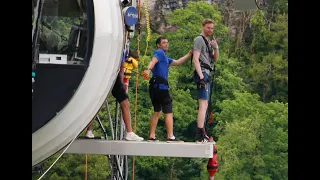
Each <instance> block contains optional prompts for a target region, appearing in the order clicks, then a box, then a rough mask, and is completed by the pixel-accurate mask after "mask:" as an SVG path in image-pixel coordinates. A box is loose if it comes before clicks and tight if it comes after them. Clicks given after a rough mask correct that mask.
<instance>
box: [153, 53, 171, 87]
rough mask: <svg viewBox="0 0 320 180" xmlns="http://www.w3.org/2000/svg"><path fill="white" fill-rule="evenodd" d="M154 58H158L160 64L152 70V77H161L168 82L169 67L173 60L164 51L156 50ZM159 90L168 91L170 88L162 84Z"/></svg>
mask: <svg viewBox="0 0 320 180" xmlns="http://www.w3.org/2000/svg"><path fill="white" fill-rule="evenodd" d="M153 57H156V58H157V59H158V62H157V63H156V64H155V65H154V68H153V69H152V77H155V76H160V77H162V78H164V79H166V80H168V71H169V65H170V64H171V63H172V61H173V59H171V58H169V57H168V56H167V55H166V54H165V52H164V51H163V49H157V50H155V51H154V53H153ZM155 86H157V85H155ZM159 89H162V90H167V89H168V87H167V86H166V85H164V84H160V85H159Z"/></svg>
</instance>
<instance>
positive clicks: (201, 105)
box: [197, 99, 208, 128]
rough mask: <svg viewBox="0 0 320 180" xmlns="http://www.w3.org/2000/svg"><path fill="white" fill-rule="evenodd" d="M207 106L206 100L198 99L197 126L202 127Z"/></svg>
mask: <svg viewBox="0 0 320 180" xmlns="http://www.w3.org/2000/svg"><path fill="white" fill-rule="evenodd" d="M207 108H208V100H203V99H199V110H198V123H197V124H198V128H203V126H204V120H205V117H206V111H207Z"/></svg>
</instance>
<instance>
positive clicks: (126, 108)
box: [120, 99, 132, 132]
mask: <svg viewBox="0 0 320 180" xmlns="http://www.w3.org/2000/svg"><path fill="white" fill-rule="evenodd" d="M120 108H121V112H122V117H123V121H124V124H125V126H126V129H127V132H132V126H131V116H130V103H129V100H128V99H125V100H124V101H122V102H121V103H120Z"/></svg>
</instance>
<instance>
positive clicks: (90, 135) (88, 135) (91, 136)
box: [86, 130, 94, 138]
mask: <svg viewBox="0 0 320 180" xmlns="http://www.w3.org/2000/svg"><path fill="white" fill-rule="evenodd" d="M86 136H87V137H88V138H94V134H93V133H92V130H88V131H87V132H86Z"/></svg>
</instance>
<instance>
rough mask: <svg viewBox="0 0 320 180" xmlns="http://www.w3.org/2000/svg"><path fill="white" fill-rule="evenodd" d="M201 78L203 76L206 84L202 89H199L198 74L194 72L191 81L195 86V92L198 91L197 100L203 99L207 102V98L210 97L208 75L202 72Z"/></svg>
mask: <svg viewBox="0 0 320 180" xmlns="http://www.w3.org/2000/svg"><path fill="white" fill-rule="evenodd" d="M202 73H203V76H204V80H205V82H206V88H203V87H199V81H200V78H199V76H198V74H197V73H196V72H195V73H194V76H193V80H194V82H195V83H196V85H197V90H198V98H199V99H203V100H209V96H210V89H211V88H210V79H209V75H208V74H207V73H205V72H202Z"/></svg>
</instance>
